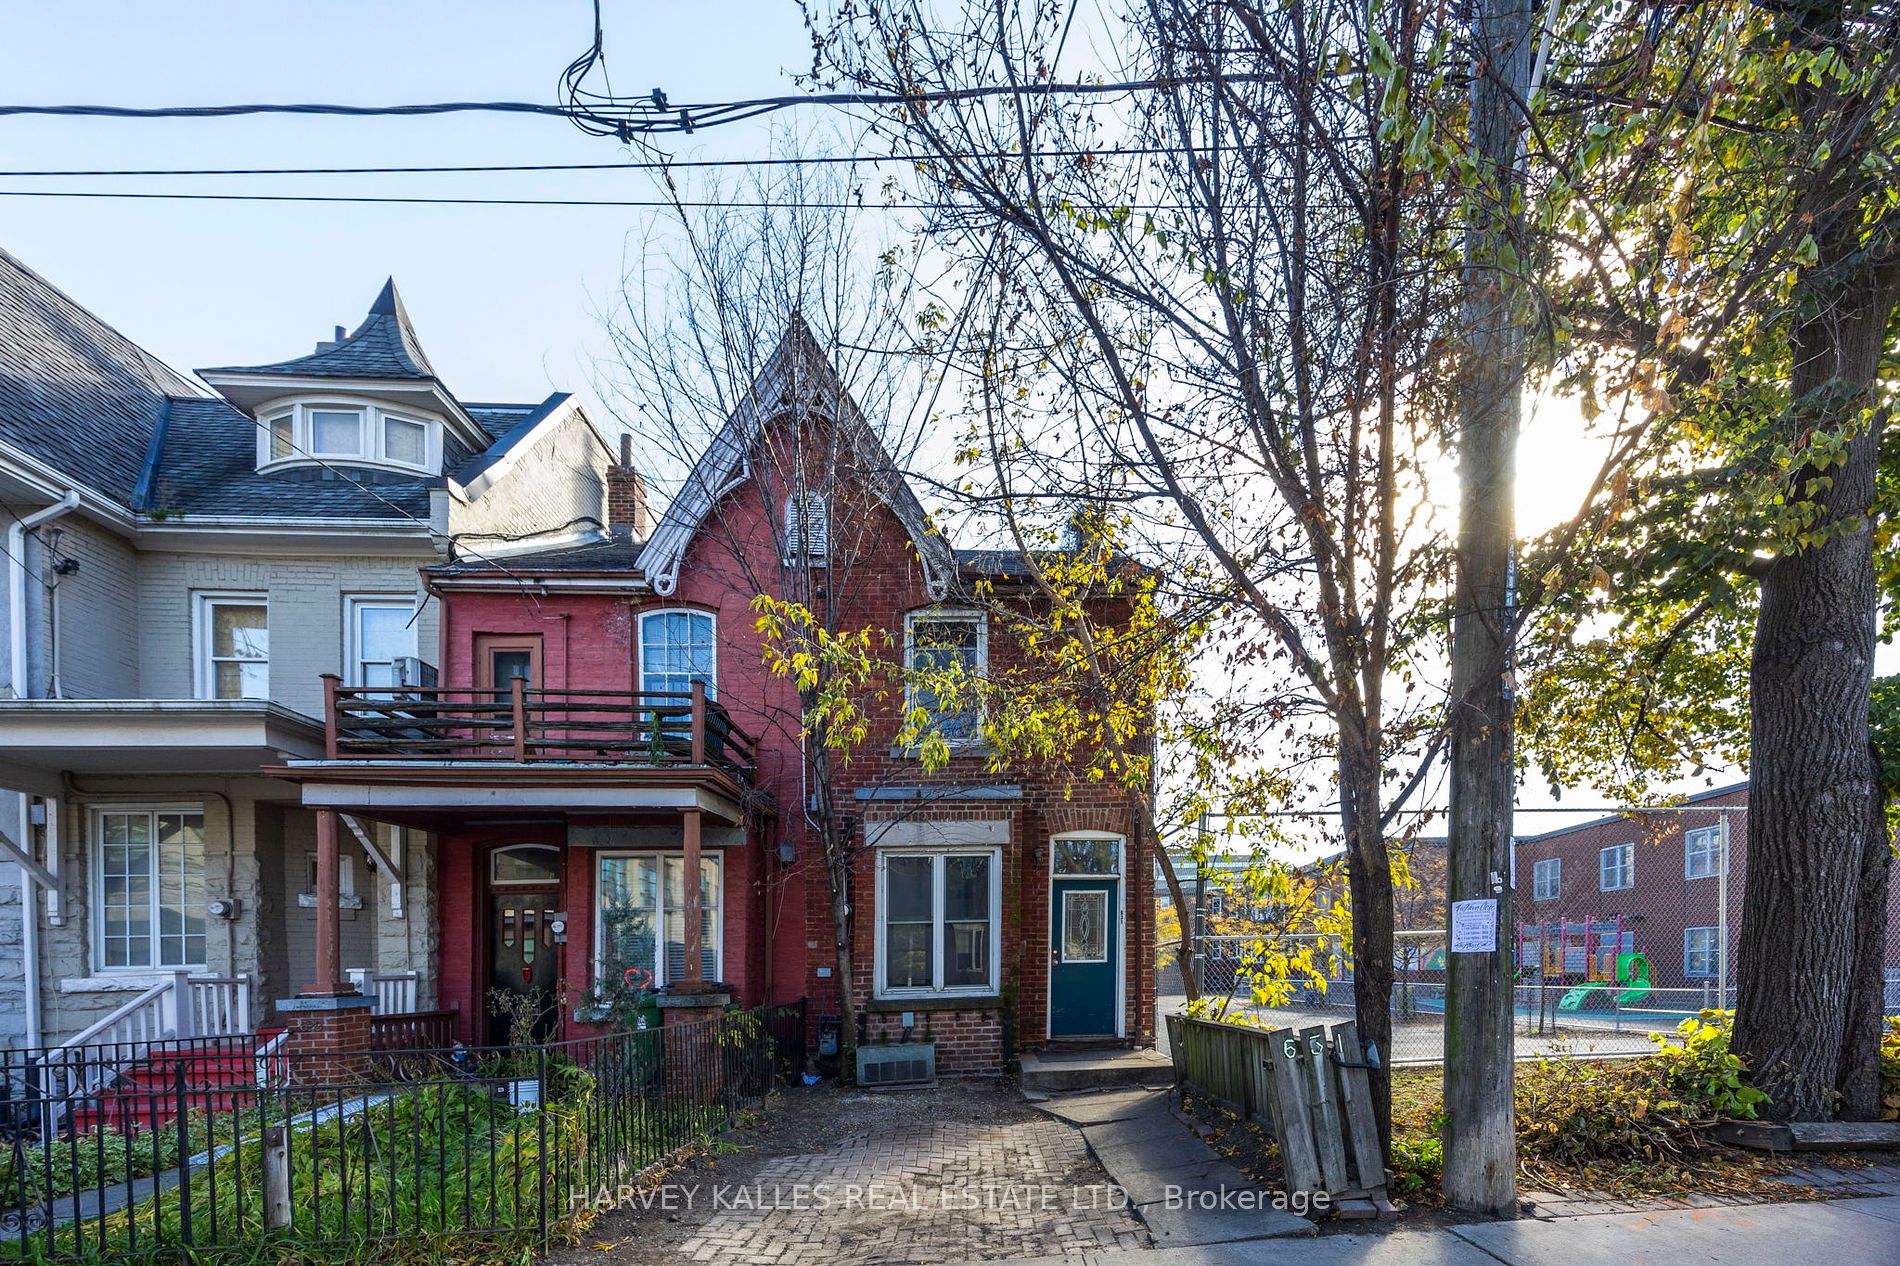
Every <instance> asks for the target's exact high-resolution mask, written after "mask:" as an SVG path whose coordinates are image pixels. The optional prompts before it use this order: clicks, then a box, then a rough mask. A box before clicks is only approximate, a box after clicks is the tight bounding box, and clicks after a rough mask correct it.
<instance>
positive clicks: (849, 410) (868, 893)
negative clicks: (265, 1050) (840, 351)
mask: <svg viewBox="0 0 1900 1266" xmlns="http://www.w3.org/2000/svg"><path fill="white" fill-rule="evenodd" d="M636 465H637V458H636V457H635V455H634V453H633V451H632V448H631V446H627V447H623V449H622V454H621V459H620V462H619V464H617V465H616V466H614V467H612V468H610V469H609V471H608V472H607V475H606V483H607V502H608V505H609V513H610V517H611V519H612V521H611V522H610V523H609V524H608V525H606V530H605V531H603V532H601V533H599V534H597V535H596V536H595V537H594V538H593V539H590V540H586V541H583V542H581V543H578V544H567V545H564V546H562V547H561V548H558V549H551V550H542V551H538V552H527V553H512V554H507V555H505V556H500V557H497V556H495V555H494V554H493V553H492V552H488V553H485V554H483V555H481V556H476V557H466V558H463V559H461V560H459V561H455V562H451V563H448V564H444V565H440V566H436V567H432V568H429V569H427V570H426V571H425V579H426V582H427V587H428V590H429V592H430V593H431V594H432V595H434V596H435V597H436V598H438V599H439V600H440V602H441V612H440V619H439V624H438V628H439V631H440V646H439V650H438V659H439V665H440V668H439V677H438V684H437V685H435V686H434V687H431V688H428V689H412V690H404V691H397V692H389V691H381V692H378V691H370V690H348V689H343V688H340V687H338V686H337V685H336V684H335V683H331V688H330V699H331V704H330V710H329V716H328V728H329V734H328V743H329V747H328V750H327V752H326V756H325V758H324V759H322V760H315V761H299V762H292V763H290V764H289V765H287V766H286V767H284V768H283V769H282V770H281V771H280V772H281V773H282V775H283V776H286V777H289V778H292V779H295V780H296V781H298V782H299V783H301V785H302V795H303V801H304V803H305V804H306V805H308V806H311V807H314V808H316V809H318V810H319V811H320V814H321V816H322V817H324V818H325V819H328V820H330V826H329V827H328V828H327V830H328V833H329V834H331V835H334V834H335V832H336V830H337V824H338V822H341V823H342V825H343V826H344V827H345V828H346V829H354V827H353V825H352V824H353V823H354V822H358V821H362V820H376V821H381V822H388V823H393V824H398V825H401V826H405V827H408V828H410V829H414V830H423V831H427V832H429V833H430V834H431V836H432V837H433V841H434V856H435V859H436V861H435V864H436V884H437V893H438V902H437V904H438V908H439V911H440V914H439V928H438V932H439V938H438V943H439V951H438V952H439V981H438V988H437V995H438V997H439V998H440V999H441V1002H442V1005H443V1006H444V1007H448V1008H454V1009H455V1010H456V1012H457V1019H456V1022H455V1023H456V1027H457V1031H458V1033H459V1036H460V1037H461V1038H462V1039H463V1040H465V1041H469V1042H481V1041H488V1040H497V1039H500V1038H501V1037H502V1036H503V1035H504V1032H505V1028H504V1026H503V1024H502V1022H501V1021H500V1020H498V1019H496V1018H494V1017H493V1010H494V1009H493V1007H492V1006H491V993H492V991H497V990H499V991H501V992H502V993H504V994H509V995H523V994H526V993H529V992H531V991H537V990H539V991H544V993H543V996H553V995H558V996H559V997H560V999H561V1006H560V1008H559V1014H558V1023H559V1024H561V1025H562V1026H564V1027H565V1029H566V1031H568V1032H575V1031H577V1030H578V1031H586V1028H587V1026H588V1025H589V1024H590V1023H592V1022H594V1021H595V1019H596V1017H597V1015H598V1012H597V1010H596V1009H595V1007H594V1003H595V1000H596V999H597V997H598V995H599V994H600V992H601V991H602V990H603V989H604V988H607V987H609V986H611V985H612V983H613V982H615V981H623V982H628V983H630V984H633V985H639V986H645V985H649V984H650V985H651V986H652V987H653V988H655V989H656V990H657V991H658V992H659V993H660V994H661V995H662V996H663V997H664V996H666V995H669V994H670V995H673V996H675V998H676V999H691V1000H706V999H711V1000H714V1001H716V1000H720V999H730V1000H731V1001H733V1002H736V1003H739V1004H741V1005H746V1006H753V1005H758V1004H761V1003H768V1002H780V1001H789V1000H794V999H798V998H801V997H803V998H809V999H810V1000H811V1006H812V1008H813V1013H814V1015H818V1016H823V1015H826V1014H834V1013H836V1012H837V1010H838V1001H837V1000H838V989H839V986H840V984H841V982H840V981H839V980H838V979H837V972H836V968H835V964H836V963H837V954H836V949H835V937H834V934H833V918H832V913H831V897H830V889H829V885H828V883H827V879H826V869H825V865H824V858H823V856H822V850H821V849H820V847H819V844H818V840H817V838H816V835H815V831H814V828H813V826H812V823H811V819H812V818H813V815H814V814H816V813H818V812H821V811H823V812H829V813H833V814H836V815H838V817H839V819H840V820H842V821H844V822H846V823H847V825H848V826H849V829H850V831H851V832H852V834H851V838H852V839H853V840H854V841H855V845H856V847H855V851H854V854H853V857H852V863H851V883H852V887H853V892H854V899H853V900H852V902H851V916H850V917H851V919H852V928H853V939H854V942H855V978H854V979H853V980H852V981H851V982H850V987H851V988H852V990H853V992H854V996H855V998H856V1001H857V1004H858V1006H859V1008H860V1009H861V1011H862V1020H861V1027H862V1031H863V1037H864V1038H865V1040H868V1041H870V1042H879V1041H884V1040H896V1039H899V1038H901V1037H902V1036H904V1035H905V1034H906V1033H908V1034H909V1035H911V1036H913V1037H923V1036H925V1035H928V1036H929V1037H931V1038H932V1039H934V1040H935V1042H936V1044H937V1061H938V1067H939V1069H940V1070H941V1071H945V1072H983V1071H991V1070H997V1069H1000V1068H1002V1067H1003V1066H1004V1065H1005V1063H1006V1061H1007V1060H1008V1058H1009V1057H1010V1055H1011V1054H1012V1053H1013V1052H1014V1051H1017V1050H1023V1049H1035V1048H1039V1047H1042V1046H1044V1045H1046V1044H1047V1043H1049V1042H1051V1041H1061V1040H1066V1039H1073V1040H1083V1041H1101V1042H1118V1043H1124V1044H1131V1045H1133V1044H1146V1043H1148V1042H1150V1041H1152V1038H1153V1033H1154V1024H1155V1018H1154V990H1153V980H1152V973H1151V972H1149V971H1146V970H1141V967H1142V965H1144V964H1146V963H1149V962H1151V961H1152V955H1153V936H1154V927H1153V910H1154V902H1153V865H1152V861H1151V854H1150V852H1149V849H1150V846H1151V844H1150V841H1147V840H1144V839H1141V838H1138V832H1137V821H1138V817H1137V813H1136V805H1135V803H1134V801H1133V799H1132V797H1131V796H1130V795H1129V794H1128V793H1126V792H1124V791H1121V790H1119V789H1117V788H1114V787H1110V786H1106V785H1104V784H1103V783H1102V782H1101V781H1099V780H1097V779H1092V778H1090V777H1089V776H1088V775H1087V773H1086V771H1085V770H1084V769H1083V768H1081V767H1080V766H1079V765H1069V764H1065V763H1055V764H1044V765H1039V766H1036V767H1033V768H1031V767H1025V768H1014V767H1012V768H1010V769H1008V770H1007V771H1005V772H1001V773H998V772H993V771H991V770H990V769H989V768H988V766H989V764H990V761H989V760H988V759H987V755H986V753H985V752H984V750H983V749H982V747H981V746H980V742H981V731H980V728H979V727H978V726H977V725H976V724H975V718H974V717H971V716H968V715H965V714H963V713H961V712H958V711H957V710H956V709H953V708H943V709H937V708H936V706H935V701H934V700H930V699H918V698H915V697H913V698H908V699H903V698H896V697H891V698H884V699H881V700H877V701H875V702H874V703H873V704H872V705H871V708H870V718H871V727H872V732H871V736H870V738H869V740H868V741H866V742H864V743H862V744H859V745H857V746H856V747H855V748H854V749H853V750H852V752H851V753H850V758H849V760H848V761H846V760H842V759H840V758H838V757H837V756H836V754H829V755H827V754H814V753H811V752H808V751H807V750H806V745H805V743H804V742H803V739H802V736H801V730H800V724H799V717H800V707H799V700H798V697H797V695H796V693H795V691H794V689H793V686H792V685H791V684H790V683H789V682H788V681H787V680H786V679H785V678H783V677H777V676H773V675H771V674H770V673H769V672H768V671H767V670H766V668H765V667H764V659H763V646H762V637H761V634H760V633H759V632H758V629H757V615H756V614H755V612H754V611H753V610H752V603H753V599H754V597H755V596H756V595H758V594H761V593H764V594H771V595H774V596H783V597H791V598H795V599H797V600H799V601H802V602H805V603H806V604H808V606H810V607H811V609H813V610H815V611H818V610H822V611H823V612H825V613H826V614H827V618H828V620H830V621H834V622H835V625H834V626H835V627H837V628H839V629H870V630H873V631H874V633H875V634H876V640H878V641H881V642H883V643H885V644H887V645H888V646H889V647H890V652H889V653H890V654H891V655H893V656H895V655H897V654H898V653H899V652H900V650H901V653H902V655H903V657H904V662H905V663H907V664H908V663H910V662H911V661H912V660H913V659H914V658H916V657H919V656H922V655H930V656H935V657H939V659H941V657H945V656H948V657H953V658H954V659H955V661H956V663H957V664H958V665H960V666H961V667H962V669H963V670H964V671H967V672H969V673H970V674H971V675H973V676H983V677H987V678H989V679H992V680H995V679H997V678H999V677H1003V676H1005V675H1006V674H1008V673H1009V672H1010V671H1011V669H1012V667H1014V666H1018V665H1020V663H1021V660H1022V656H1021V651H1020V648H1019V647H1018V646H1017V645H1016V644H1015V642H1014V641H1013V639H1012V638H1011V637H1010V636H1009V635H1008V633H1007V631H1006V623H1007V622H1006V621H999V620H998V619H996V618H995V615H996V613H997V612H998V611H999V610H1002V609H1005V608H1004V607H1003V605H1002V604H1008V603H1014V602H1031V603H1033V601H1034V599H1033V596H1032V595H1030V594H1029V591H1028V589H1027V586H1026V584H1025V582H1024V580H1023V578H1022V576H1021V571H1022V562H1023V560H1022V559H1021V558H1020V557H1018V556H1013V555H1009V554H1006V553H999V552H997V551H962V550H957V549H954V548H953V547H952V546H951V545H950V543H949V542H948V541H947V540H946V539H945V537H944V536H943V535H941V534H940V533H939V532H938V531H937V530H936V529H935V528H934V527H933V526H932V524H931V523H930V522H929V521H928V519H927V517H926V516H925V513H924V511H923V509H922V507H921V505H920V504H919V503H918V501H917V499H916V497H915V495H914V494H913V492H912V491H911V489H910V488H909V487H908V486H907V484H906V483H905V481H904V479H903V478H902V476H901V474H899V472H898V470H897V468H896V467H895V465H894V464H893V463H892V461H891V459H890V457H889V456H888V454H887V453H886V452H885V450H884V448H883V445H882V444H881V443H879V441H878V439H877V437H876V435H875V433H874V430H873V428H872V427H870V426H869V425H868V424H867V423H866V422H865V420H864V419H863V418H862V417H861V416H860V415H859V413H858V411H857V408H856V406H855V404H854V403H853V402H852V401H851V399H850V397H849V395H848V394H847V393H846V392H845V391H844V389H843V387H842V385H841V384H839V382H838V381H837V379H836V376H835V374H834V373H833V372H832V371H831V369H830V366H829V364H828V363H827V362H826V361H825V358H824V356H823V354H822V352H820V351H819V349H818V347H817V345H816V344H815V342H813V341H812V339H811V338H810V336H809V334H808V333H806V332H805V331H804V330H803V327H802V326H795V327H794V329H793V331H792V332H791V334H789V335H788V336H787V338H786V340H785V341H784V343H783V344H781V346H780V347H779V349H778V351H777V352H776V353H775V355H774V356H773V358H772V360H771V362H770V363H769V364H768V365H767V366H766V367H765V369H764V371H763V372H762V373H761V375H760V376H759V378H758V381H757V382H756V383H755V384H754V385H753V389H752V391H751V392H750V393H749V396H748V398H747V400H746V402H745V403H744V404H743V405H742V406H741V407H740V408H739V409H738V410H737V411H735V413H734V414H733V416H732V417H731V418H729V419H727V420H726V422H725V423H724V425H723V427H721V428H720V429H719V430H718V431H717V433H716V434H715V435H714V436H713V438H712V440H711V442H710V443H709V444H708V445H707V446H706V449H705V451H704V453H703V455H702V456H701V457H700V459H699V462H698V464H697V466H696V467H695V468H694V470H693V471H692V472H691V474H690V475H689V476H688V478H687V479H686V481H685V483H684V484H683V486H682V490H681V492H680V493H679V494H678V495H677V496H676V497H675V498H674V499H673V501H672V503H671V504H670V505H669V506H668V507H667V508H666V510H665V512H664V513H663V514H661V515H660V516H659V517H658V520H657V522H650V521H649V516H648V514H647V509H646V494H645V489H644V485H643V482H642V479H641V476H640V474H639V473H638V472H637V470H636ZM1112 615H1113V611H1112V610H1105V618H1112ZM933 662H937V661H935V660H933ZM918 707H922V708H924V709H926V711H928V712H931V715H932V718H933V724H937V725H940V726H941V727H942V732H943V733H944V734H945V735H946V737H948V738H949V739H950V741H951V751H952V756H951V759H950V760H949V763H948V764H947V765H946V766H944V767H943V768H940V769H936V770H934V771H929V772H926V770H925V768H924V766H923V764H922V763H921V762H920V761H919V760H918V759H917V755H916V753H915V752H912V751H906V750H904V749H902V748H900V747H899V746H897V743H896V736H897V734H898V729H899V724H900V718H901V715H902V710H903V709H905V708H918ZM939 712H941V715H938V713H939ZM821 766H824V767H825V768H827V769H828V770H829V773H824V772H821V768H820V767H821ZM821 793H822V794H821ZM695 869H697V870H698V872H699V874H700V876H701V882H700V884H699V885H697V890H695V886H694V885H690V884H688V883H686V882H685V877H686V876H687V875H688V874H691V873H692V872H693V871H694V870H695ZM321 882H322V877H321V875H319V883H321ZM345 996H347V995H345ZM344 1005H348V1004H347V1003H346V1004H344ZM549 1015H550V1023H552V1022H554V1021H553V1016H554V1012H553V1010H552V1009H550V1012H549Z"/></svg>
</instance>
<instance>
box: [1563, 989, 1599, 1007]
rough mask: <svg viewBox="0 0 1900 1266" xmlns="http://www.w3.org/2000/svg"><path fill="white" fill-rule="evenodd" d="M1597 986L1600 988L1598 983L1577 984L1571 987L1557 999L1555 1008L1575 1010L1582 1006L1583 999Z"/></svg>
mask: <svg viewBox="0 0 1900 1266" xmlns="http://www.w3.org/2000/svg"><path fill="white" fill-rule="evenodd" d="M1599 988H1601V986H1599V985H1578V986H1577V987H1576V988H1575V989H1572V990H1571V991H1570V992H1569V993H1567V994H1565V995H1564V996H1563V997H1561V998H1559V999H1558V1000H1557V1009H1558V1010H1559V1011H1576V1010H1578V1009H1579V1008H1581V1007H1582V1006H1583V1000H1584V999H1585V998H1588V997H1589V996H1590V995H1591V994H1593V993H1595V992H1596V991H1597V990H1598V989H1599Z"/></svg>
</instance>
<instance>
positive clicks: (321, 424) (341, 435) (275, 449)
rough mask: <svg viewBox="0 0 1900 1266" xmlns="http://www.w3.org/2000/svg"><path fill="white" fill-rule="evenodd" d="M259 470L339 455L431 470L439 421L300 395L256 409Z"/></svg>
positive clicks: (436, 460)
mask: <svg viewBox="0 0 1900 1266" xmlns="http://www.w3.org/2000/svg"><path fill="white" fill-rule="evenodd" d="M260 420H261V422H262V425H261V426H260V427H259V432H260V434H259V436H258V451H257V464H258V467H259V468H260V469H263V468H265V467H268V466H272V465H277V464H280V463H281V464H285V465H293V464H298V463H302V464H305V465H308V464H312V463H315V462H321V461H330V460H343V461H348V462H351V463H353V464H357V465H366V466H388V467H391V468H393V469H396V470H402V471H408V472H413V473H423V474H434V473H436V471H437V470H438V469H439V468H440V467H441V464H442V462H441V451H442V424H441V422H440V421H439V420H437V419H433V418H421V417H412V416H407V415H404V414H400V413H389V412H385V411H384V410H383V409H381V408H378V407H375V406H372V405H368V404H358V403H353V402H350V401H342V400H304V401H296V402H293V403H290V404H288V405H285V406H280V408H279V411H278V412H275V413H269V414H261V415H260Z"/></svg>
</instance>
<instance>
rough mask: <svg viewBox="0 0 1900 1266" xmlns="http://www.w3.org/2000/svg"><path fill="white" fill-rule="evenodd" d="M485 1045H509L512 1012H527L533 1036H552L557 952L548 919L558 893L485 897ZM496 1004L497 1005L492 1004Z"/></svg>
mask: <svg viewBox="0 0 1900 1266" xmlns="http://www.w3.org/2000/svg"><path fill="white" fill-rule="evenodd" d="M488 900H489V905H490V911H489V924H488V929H489V930H488V936H489V958H488V961H489V972H488V986H489V994H488V997H487V998H485V999H484V1000H483V1002H484V1008H485V1010H486V1011H487V1012H488V1040H489V1043H490V1044H491V1045H495V1046H503V1045H506V1044H507V1043H508V1042H509V1040H510V1025H511V1020H510V1016H509V1014H508V1012H510V1011H511V1010H512V1009H513V1008H523V1009H529V1010H532V1012H533V1016H534V1037H535V1040H536V1041H544V1040H546V1039H548V1038H550V1037H552V1036H553V1035H554V1032H555V1029H556V1027H557V1025H558V1023H559V1020H560V1003H559V1000H558V999H557V997H556V993H555V982H556V981H557V980H558V979H559V978H560V952H561V947H560V946H559V945H557V944H555V942H554V930H553V929H552V928H551V927H549V926H548V918H549V916H550V915H552V914H553V913H554V912H555V911H556V910H558V909H560V904H559V903H560V893H559V892H557V891H556V890H554V889H552V888H549V889H543V890H527V889H521V888H508V889H496V890H495V891H494V892H493V893H491V894H490V896H489V899H488ZM498 1004H500V1005H498Z"/></svg>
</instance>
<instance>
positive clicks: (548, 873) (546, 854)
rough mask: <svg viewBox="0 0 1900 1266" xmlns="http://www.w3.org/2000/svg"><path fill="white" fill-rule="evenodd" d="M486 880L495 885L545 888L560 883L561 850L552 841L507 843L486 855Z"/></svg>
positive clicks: (500, 886)
mask: <svg viewBox="0 0 1900 1266" xmlns="http://www.w3.org/2000/svg"><path fill="white" fill-rule="evenodd" d="M488 882H489V884H490V886H492V887H497V888H525V887H529V886H534V887H548V886H554V885H558V884H559V883H560V882H561V850H560V849H558V848H556V847H555V846H554V845H552V844H511V845H509V846H508V847H507V848H498V849H496V850H495V851H494V852H492V853H490V854H489V855H488Z"/></svg>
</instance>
